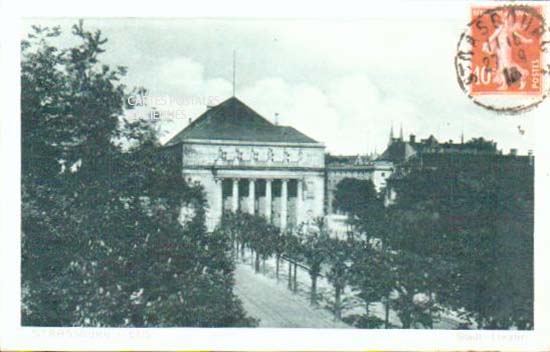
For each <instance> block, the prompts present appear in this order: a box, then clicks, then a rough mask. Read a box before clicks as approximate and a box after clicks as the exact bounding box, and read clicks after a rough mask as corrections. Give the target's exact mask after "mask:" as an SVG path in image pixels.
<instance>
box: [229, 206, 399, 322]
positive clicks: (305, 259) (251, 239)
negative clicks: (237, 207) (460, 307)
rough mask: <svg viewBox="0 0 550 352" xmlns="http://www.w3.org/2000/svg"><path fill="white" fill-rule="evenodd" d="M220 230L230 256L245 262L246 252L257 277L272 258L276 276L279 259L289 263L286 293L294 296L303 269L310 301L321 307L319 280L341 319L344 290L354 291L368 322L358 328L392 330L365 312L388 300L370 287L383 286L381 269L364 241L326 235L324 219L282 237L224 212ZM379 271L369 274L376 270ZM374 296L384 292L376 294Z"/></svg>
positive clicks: (258, 222)
mask: <svg viewBox="0 0 550 352" xmlns="http://www.w3.org/2000/svg"><path fill="white" fill-rule="evenodd" d="M220 231H221V232H222V233H223V234H225V236H227V237H229V238H231V240H232V243H233V246H232V252H233V256H234V257H235V258H236V259H237V258H239V256H240V257H241V258H242V259H244V258H245V255H244V252H245V248H248V249H249V250H250V251H251V253H252V256H251V258H252V263H253V266H254V268H255V271H256V272H260V270H261V263H262V261H265V260H266V259H268V258H270V257H274V258H275V276H276V278H277V280H279V277H280V270H281V265H280V263H281V259H282V258H284V259H286V261H287V262H288V288H289V289H290V290H292V291H293V292H297V290H298V283H297V281H298V280H297V272H298V270H297V268H298V266H302V267H304V268H306V269H307V271H308V273H309V276H310V279H311V280H310V281H311V287H310V302H311V304H313V305H317V304H319V302H318V301H319V294H318V292H317V286H318V280H319V278H320V277H321V276H322V277H324V278H326V280H327V281H328V282H329V283H330V284H331V285H332V287H333V290H334V297H333V300H332V305H331V308H332V310H333V312H334V314H335V316H336V317H337V318H339V319H341V318H342V311H343V308H344V307H345V305H346V304H347V302H345V301H344V299H343V293H344V290H345V289H346V287H348V286H350V285H351V286H352V287H353V288H354V289H356V290H357V291H358V292H359V293H358V295H357V297H358V298H359V299H361V300H362V301H363V304H364V306H365V311H366V313H365V315H366V317H367V318H366V319H360V320H358V321H354V323H355V324H357V325H359V326H361V327H377V326H380V325H382V324H385V326H386V327H389V326H390V323H389V319H388V318H389V317H388V315H386V319H385V320H381V319H378V318H376V317H373V316H372V315H371V314H370V312H369V308H370V306H371V304H372V303H374V302H377V301H379V300H380V297H379V296H381V295H385V296H388V295H389V293H388V292H387V291H389V289H386V291H384V290H382V289H377V288H378V287H373V284H375V283H376V284H377V285H378V286H381V285H383V281H382V280H380V281H379V280H377V278H378V277H377V275H378V276H381V275H379V274H381V270H380V269H382V268H381V267H380V266H381V265H383V263H382V261H381V258H382V257H381V256H380V255H379V252H378V251H375V250H374V247H373V246H372V245H367V243H366V242H365V241H363V240H358V239H354V238H353V237H350V238H348V239H345V240H343V239H338V238H335V237H333V236H331V235H330V232H329V229H328V227H327V224H326V222H325V220H324V219H323V218H317V219H315V221H314V224H311V225H310V226H304V225H302V226H300V227H299V228H297V229H295V230H294V231H287V232H281V231H280V230H279V229H278V228H277V227H275V226H274V225H272V224H270V223H268V222H267V221H266V220H265V219H264V218H263V217H260V216H254V215H249V214H246V213H226V214H225V215H224V217H223V219H222V225H221V227H220ZM375 265H377V266H378V267H376V269H377V270H372V269H373V268H375ZM378 292H382V293H381V294H378Z"/></svg>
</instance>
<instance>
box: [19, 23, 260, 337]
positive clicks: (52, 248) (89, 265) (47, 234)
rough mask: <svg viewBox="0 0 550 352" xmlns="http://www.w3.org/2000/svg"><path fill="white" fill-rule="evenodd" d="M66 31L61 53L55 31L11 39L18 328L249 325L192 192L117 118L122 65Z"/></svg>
mask: <svg viewBox="0 0 550 352" xmlns="http://www.w3.org/2000/svg"><path fill="white" fill-rule="evenodd" d="M72 33H73V34H74V36H75V37H76V39H77V40H78V43H77V44H76V45H75V46H73V47H70V48H67V49H59V48H58V47H57V46H56V45H55V44H54V43H55V41H56V39H57V37H58V36H59V35H60V30H59V28H53V29H52V28H41V27H34V32H33V34H31V35H30V36H29V38H28V39H27V40H25V41H23V43H22V63H21V109H22V114H21V123H22V286H23V287H22V291H23V297H22V322H23V325H33V326H197V327H198V326H204V327H206V326H249V325H252V324H254V321H252V320H251V319H249V318H247V317H246V316H245V314H244V311H243V309H242V306H241V303H240V301H238V299H237V298H236V297H235V296H234V295H233V293H232V287H233V276H232V272H233V263H232V261H231V258H230V256H228V253H229V248H230V247H229V244H228V241H227V239H226V238H225V237H223V236H220V234H219V233H212V234H209V233H207V232H206V228H205V226H204V217H205V214H204V209H205V198H204V194H203V191H202V188H200V187H197V186H194V185H187V184H186V183H185V182H184V181H183V179H182V178H181V177H180V176H179V175H177V174H174V173H171V172H169V170H171V169H172V168H171V166H170V165H166V164H164V163H162V162H161V161H160V159H159V147H160V145H159V142H158V140H157V133H156V129H155V126H154V125H151V123H150V121H144V120H137V121H128V120H126V119H124V117H123V116H124V112H125V110H126V108H127V107H126V104H125V100H126V98H127V96H128V94H130V92H129V91H128V89H127V88H126V87H125V86H124V85H123V84H122V83H121V82H122V77H123V76H124V75H125V73H126V70H125V69H124V68H123V67H118V68H116V69H111V68H110V67H109V66H107V65H104V64H101V62H100V60H99V56H100V54H101V53H103V52H104V51H105V49H104V44H105V43H106V42H107V40H106V39H104V38H103V37H102V35H101V33H100V32H99V31H96V32H93V33H92V32H89V31H87V30H86V29H85V28H84V26H83V23H82V22H80V23H79V24H77V25H75V26H73V28H72ZM52 43H53V44H52ZM182 207H184V208H186V209H188V210H190V211H191V212H192V213H193V217H192V219H191V220H190V221H189V222H187V223H186V224H185V226H182V225H181V224H180V223H179V221H178V216H179V210H180V209H181V208H182Z"/></svg>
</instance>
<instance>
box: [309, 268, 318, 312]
mask: <svg viewBox="0 0 550 352" xmlns="http://www.w3.org/2000/svg"><path fill="white" fill-rule="evenodd" d="M310 302H311V304H313V305H317V274H315V275H311V297H310Z"/></svg>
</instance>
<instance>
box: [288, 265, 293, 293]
mask: <svg viewBox="0 0 550 352" xmlns="http://www.w3.org/2000/svg"><path fill="white" fill-rule="evenodd" d="M288 289H289V290H292V263H291V262H290V259H289V260H288Z"/></svg>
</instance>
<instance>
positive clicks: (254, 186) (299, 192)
mask: <svg viewBox="0 0 550 352" xmlns="http://www.w3.org/2000/svg"><path fill="white" fill-rule="evenodd" d="M215 182H216V192H215V193H216V198H215V202H214V204H216V208H217V209H225V211H231V212H238V211H242V212H246V213H249V214H251V215H259V216H263V217H264V218H265V219H266V220H267V221H268V222H269V223H273V224H274V225H276V226H278V227H279V228H280V229H281V230H285V229H288V228H289V227H290V226H294V225H298V224H300V223H302V222H304V221H306V220H307V219H305V218H304V217H305V215H304V214H305V211H303V209H304V199H305V194H304V181H303V178H301V177H296V178H294V177H261V176H255V177H250V178H249V177H245V176H232V175H218V176H217V177H216V179H215ZM224 185H225V186H224ZM220 217H221V213H220Z"/></svg>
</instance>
